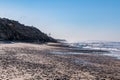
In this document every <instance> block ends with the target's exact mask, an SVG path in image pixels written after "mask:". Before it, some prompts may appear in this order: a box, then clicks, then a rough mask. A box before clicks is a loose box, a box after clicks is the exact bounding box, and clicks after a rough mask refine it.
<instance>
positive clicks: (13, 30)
mask: <svg viewBox="0 0 120 80" xmlns="http://www.w3.org/2000/svg"><path fill="white" fill-rule="evenodd" d="M0 40H7V41H22V42H40V43H41V42H56V40H55V39H53V38H52V37H49V36H47V35H46V34H45V33H43V32H41V31H40V30H39V29H37V28H35V27H33V26H26V25H24V24H20V23H19V22H18V21H14V20H9V19H6V18H0Z"/></svg>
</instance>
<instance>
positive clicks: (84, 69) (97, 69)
mask: <svg viewBox="0 0 120 80" xmlns="http://www.w3.org/2000/svg"><path fill="white" fill-rule="evenodd" d="M58 45H59V46H58ZM53 52H54V54H53ZM55 52H56V54H55ZM57 52H61V53H64V54H57ZM69 52H76V53H82V51H81V50H80V51H76V50H73V49H71V47H69V46H64V45H61V44H60V43H54V45H53V43H52V44H30V43H9V44H8V43H7V44H5V43H0V80H120V60H119V59H116V58H112V57H108V56H104V55H99V54H92V53H91V51H90V53H88V52H89V51H88V52H87V53H86V52H85V53H84V51H83V54H67V53H69ZM92 52H95V53H97V52H99V51H96V50H93V51H92ZM101 52H102V51H101ZM103 52H104V51H103ZM103 52H102V53H103ZM65 53H66V54H65Z"/></svg>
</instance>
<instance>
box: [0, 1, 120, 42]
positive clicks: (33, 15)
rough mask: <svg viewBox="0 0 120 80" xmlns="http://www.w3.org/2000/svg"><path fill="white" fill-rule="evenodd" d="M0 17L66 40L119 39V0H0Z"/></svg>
mask: <svg viewBox="0 0 120 80" xmlns="http://www.w3.org/2000/svg"><path fill="white" fill-rule="evenodd" d="M0 17H2V18H9V19H12V20H17V21H19V22H20V23H23V24H25V25H30V26H35V27H37V28H38V29H40V30H41V31H42V32H45V33H47V34H49V33H51V36H52V37H54V38H56V39H66V40H67V41H68V42H80V41H88V40H102V41H120V0H0Z"/></svg>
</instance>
